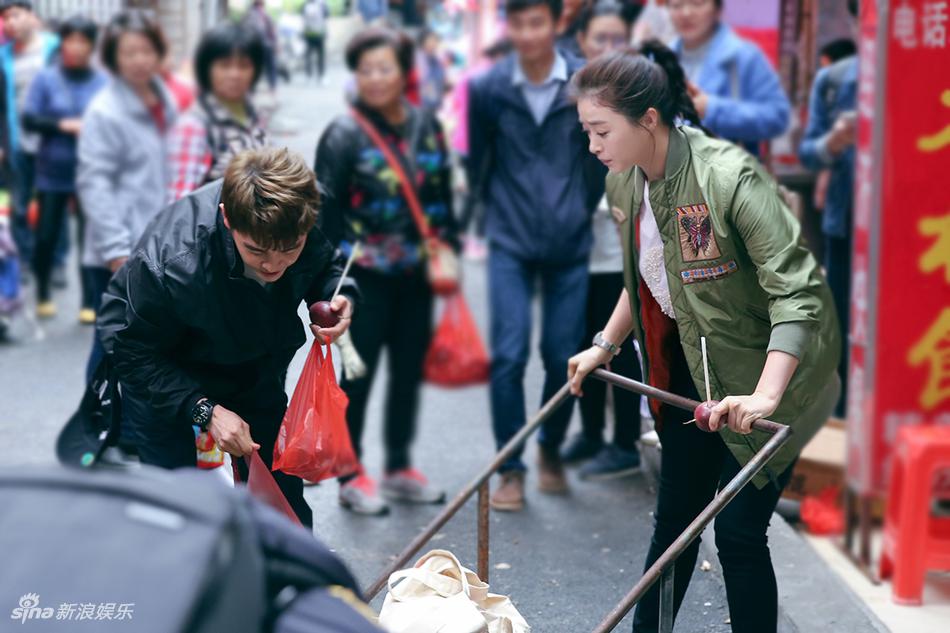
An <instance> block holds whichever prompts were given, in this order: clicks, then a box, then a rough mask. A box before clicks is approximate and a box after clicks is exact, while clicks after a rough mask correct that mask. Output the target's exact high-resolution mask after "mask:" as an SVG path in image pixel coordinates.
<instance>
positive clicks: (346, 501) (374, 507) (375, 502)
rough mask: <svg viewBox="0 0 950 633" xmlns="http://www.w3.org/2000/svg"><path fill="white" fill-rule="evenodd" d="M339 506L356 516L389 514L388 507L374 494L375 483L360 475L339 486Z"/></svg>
mask: <svg viewBox="0 0 950 633" xmlns="http://www.w3.org/2000/svg"><path fill="white" fill-rule="evenodd" d="M340 505H341V506H343V507H344V508H346V509H347V510H349V511H351V512H355V513H356V514H365V515H369V516H382V515H384V514H387V513H389V506H387V505H386V502H385V501H383V500H382V499H380V498H379V495H378V494H377V492H376V482H375V481H373V480H372V479H371V478H370V477H368V476H366V475H362V474H361V475H359V476H358V477H356V478H355V479H351V480H349V481H348V482H346V483H345V484H343V485H342V486H340Z"/></svg>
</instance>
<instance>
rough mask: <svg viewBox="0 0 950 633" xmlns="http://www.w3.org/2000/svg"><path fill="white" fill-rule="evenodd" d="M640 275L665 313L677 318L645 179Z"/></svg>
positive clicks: (641, 225)
mask: <svg viewBox="0 0 950 633" xmlns="http://www.w3.org/2000/svg"><path fill="white" fill-rule="evenodd" d="M639 268H640V277H642V278H643V281H644V282H645V283H646V285H647V288H649V289H650V294H652V295H653V298H654V299H656V302H657V303H658V304H660V309H661V310H662V311H663V314H665V315H666V316H668V317H670V318H671V319H675V318H676V313H675V312H673V301H672V300H671V299H670V282H669V280H668V279H667V276H666V263H665V262H664V259H663V238H662V237H660V227H659V226H658V225H657V223H656V217H655V216H654V215H653V207H651V206H650V183H649V182H647V181H646V179H644V182H643V202H641V203H640V266H639Z"/></svg>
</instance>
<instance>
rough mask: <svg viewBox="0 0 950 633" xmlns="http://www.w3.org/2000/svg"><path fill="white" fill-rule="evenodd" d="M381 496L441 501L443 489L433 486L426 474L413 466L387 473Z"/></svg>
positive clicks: (394, 499) (409, 499)
mask: <svg viewBox="0 0 950 633" xmlns="http://www.w3.org/2000/svg"><path fill="white" fill-rule="evenodd" d="M381 488H382V491H383V496H384V497H386V498H387V499H392V500H393V501H405V502H407V503H442V502H443V501H445V491H443V490H438V489H437V488H434V487H433V486H432V485H431V484H430V483H429V480H428V479H426V476H425V475H423V474H422V473H420V472H419V471H418V470H416V469H415V468H405V469H403V470H397V471H396V472H392V473H389V474H388V475H386V477H384V478H383V483H382V486H381Z"/></svg>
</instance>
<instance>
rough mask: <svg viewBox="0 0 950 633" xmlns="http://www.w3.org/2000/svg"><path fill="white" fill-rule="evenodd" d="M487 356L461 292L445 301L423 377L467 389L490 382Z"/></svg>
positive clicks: (435, 382)
mask: <svg viewBox="0 0 950 633" xmlns="http://www.w3.org/2000/svg"><path fill="white" fill-rule="evenodd" d="M488 370H489V366H488V354H486V353H485V346H484V345H483V344H482V339H481V337H480V336H479V334H478V328H477V327H476V326H475V321H474V320H473V319H472V313H471V312H469V310H468V305H467V304H466V303H465V298H464V297H462V293H460V292H457V293H455V294H454V295H452V296H451V297H448V298H447V299H446V301H445V309H444V310H443V312H442V321H441V322H440V323H439V326H438V327H437V328H436V331H435V336H433V337H432V343H431V344H430V345H429V351H428V352H426V358H425V364H424V366H423V375H424V376H425V379H426V380H427V381H429V382H431V383H433V384H436V385H442V386H443V387H464V386H467V385H479V384H483V383H486V382H488Z"/></svg>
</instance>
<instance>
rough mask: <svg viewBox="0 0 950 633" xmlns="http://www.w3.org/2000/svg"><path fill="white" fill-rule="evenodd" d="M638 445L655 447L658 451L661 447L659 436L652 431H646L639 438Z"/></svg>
mask: <svg viewBox="0 0 950 633" xmlns="http://www.w3.org/2000/svg"><path fill="white" fill-rule="evenodd" d="M640 443H641V444H643V445H644V446H656V447H657V448H658V449H660V450H662V449H663V446H662V445H661V444H660V435H659V434H658V433H657V432H656V430H653V431H647V432H646V433H644V434H643V435H641V436H640Z"/></svg>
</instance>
